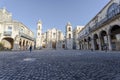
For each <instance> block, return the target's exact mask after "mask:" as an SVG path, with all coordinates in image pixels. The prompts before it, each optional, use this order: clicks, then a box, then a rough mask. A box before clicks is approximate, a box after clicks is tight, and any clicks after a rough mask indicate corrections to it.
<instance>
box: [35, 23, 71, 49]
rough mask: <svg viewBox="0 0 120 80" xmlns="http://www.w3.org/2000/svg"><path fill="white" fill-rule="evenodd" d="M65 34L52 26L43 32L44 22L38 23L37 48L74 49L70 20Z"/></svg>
mask: <svg viewBox="0 0 120 80" xmlns="http://www.w3.org/2000/svg"><path fill="white" fill-rule="evenodd" d="M65 29H66V32H65V35H64V34H63V33H62V32H61V31H60V30H58V29H56V28H52V29H49V30H47V31H46V32H45V33H42V22H41V21H38V23H37V37H36V48H37V49H40V48H47V49H73V30H72V25H71V24H70V22H68V23H67V25H66V27H65Z"/></svg>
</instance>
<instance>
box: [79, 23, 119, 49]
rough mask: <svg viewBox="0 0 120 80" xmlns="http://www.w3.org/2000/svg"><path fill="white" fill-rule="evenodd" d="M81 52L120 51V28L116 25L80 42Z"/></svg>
mask: <svg viewBox="0 0 120 80" xmlns="http://www.w3.org/2000/svg"><path fill="white" fill-rule="evenodd" d="M79 46H80V49H81V50H86V49H87V50H91V49H93V50H113V51H114V50H115V51H120V26H119V25H114V26H111V27H109V29H106V30H101V31H99V32H98V33H94V34H93V35H92V36H88V37H85V38H84V39H82V40H80V41H79Z"/></svg>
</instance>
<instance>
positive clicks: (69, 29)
mask: <svg viewBox="0 0 120 80" xmlns="http://www.w3.org/2000/svg"><path fill="white" fill-rule="evenodd" d="M66 48H67V49H73V32H72V25H71V23H70V22H68V23H67V25H66Z"/></svg>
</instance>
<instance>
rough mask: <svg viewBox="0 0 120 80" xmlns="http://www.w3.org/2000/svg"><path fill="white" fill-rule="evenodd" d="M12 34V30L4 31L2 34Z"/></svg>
mask: <svg viewBox="0 0 120 80" xmlns="http://www.w3.org/2000/svg"><path fill="white" fill-rule="evenodd" d="M11 35H12V31H4V36H11Z"/></svg>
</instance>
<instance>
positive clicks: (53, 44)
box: [52, 41, 56, 49]
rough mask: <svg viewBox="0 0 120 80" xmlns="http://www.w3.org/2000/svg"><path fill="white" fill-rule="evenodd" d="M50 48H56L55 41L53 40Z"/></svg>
mask: <svg viewBox="0 0 120 80" xmlns="http://www.w3.org/2000/svg"><path fill="white" fill-rule="evenodd" d="M52 48H53V49H56V42H55V41H54V42H52Z"/></svg>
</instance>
